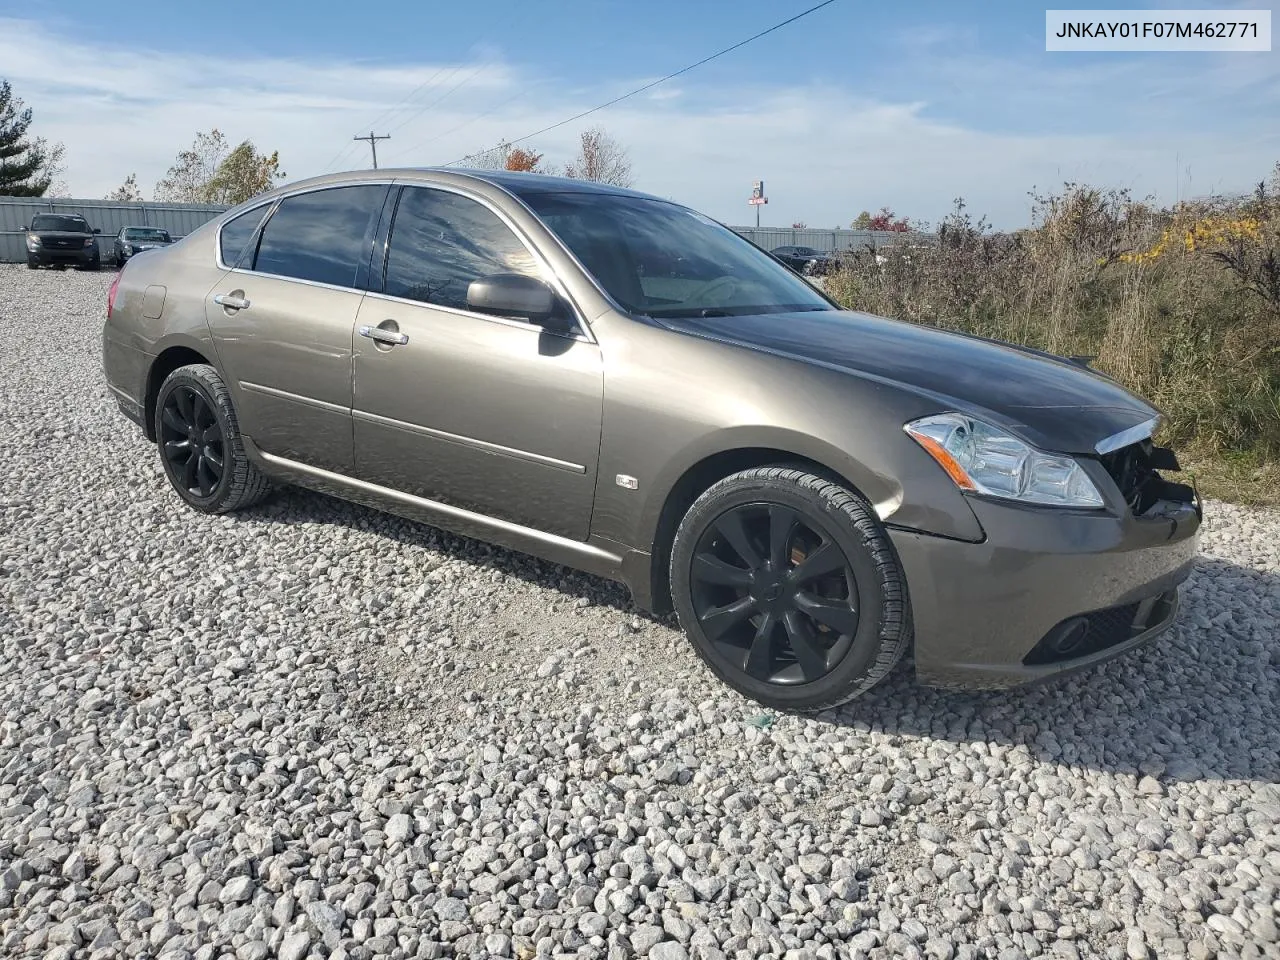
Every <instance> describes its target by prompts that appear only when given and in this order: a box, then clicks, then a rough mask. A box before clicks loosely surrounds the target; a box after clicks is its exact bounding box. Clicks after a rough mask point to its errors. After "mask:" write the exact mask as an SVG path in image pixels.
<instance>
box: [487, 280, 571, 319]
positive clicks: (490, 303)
mask: <svg viewBox="0 0 1280 960" xmlns="http://www.w3.org/2000/svg"><path fill="white" fill-rule="evenodd" d="M467 307H468V309H471V310H474V311H475V312H476V313H491V314H494V315H495V316H499V317H512V318H516V319H520V320H528V321H529V322H530V323H536V324H542V325H545V324H546V323H547V322H548V321H549V320H550V319H551V317H552V314H553V313H555V308H556V295H555V293H554V292H553V291H552V289H551V288H550V287H548V286H547V285H546V284H545V283H543V282H542V281H541V280H538V279H537V278H536V277H526V276H523V275H521V274H518V273H499V274H495V275H494V276H491V277H481V278H480V279H478V280H472V281H471V285H470V286H468V287H467Z"/></svg>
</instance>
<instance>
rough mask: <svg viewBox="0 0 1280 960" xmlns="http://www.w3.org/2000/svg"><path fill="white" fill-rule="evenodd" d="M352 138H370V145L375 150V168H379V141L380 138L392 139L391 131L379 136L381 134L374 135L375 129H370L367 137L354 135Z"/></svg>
mask: <svg viewBox="0 0 1280 960" xmlns="http://www.w3.org/2000/svg"><path fill="white" fill-rule="evenodd" d="M351 139H352V140H368V141H369V147H370V148H371V149H372V150H373V169H375V170H377V169H378V141H379V140H390V139H391V134H389V133H388V134H384V135H383V136H380V137H379V136H374V133H373V131H372V130H370V131H369V135H368V136H367V137H352V138H351Z"/></svg>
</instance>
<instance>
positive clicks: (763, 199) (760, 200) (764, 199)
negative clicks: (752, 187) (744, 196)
mask: <svg viewBox="0 0 1280 960" xmlns="http://www.w3.org/2000/svg"><path fill="white" fill-rule="evenodd" d="M768 202H769V198H768V197H752V198H751V199H750V200H748V201H747V203H749V204H751V205H752V206H753V207H758V206H759V205H760V204H762V203H768Z"/></svg>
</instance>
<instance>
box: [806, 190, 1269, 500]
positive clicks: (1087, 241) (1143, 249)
mask: <svg viewBox="0 0 1280 960" xmlns="http://www.w3.org/2000/svg"><path fill="white" fill-rule="evenodd" d="M825 286H826V289H827V291H828V292H829V293H830V294H831V295H832V296H834V297H835V298H836V299H837V300H839V301H840V302H841V303H843V304H844V305H845V306H848V307H850V308H852V309H857V310H866V311H868V312H871V313H878V314H882V315H886V316H893V317H900V318H902V319H906V320H911V321H913V322H916V323H925V324H930V325H934V326H939V327H944V328H948V329H956V330H964V331H967V332H971V333H977V334H980V335H983V336H988V337H994V338H996V339H1000V340H1007V341H1012V342H1016V343H1025V344H1029V345H1031V346H1035V347H1038V348H1040V349H1044V350H1048V351H1051V352H1053V353H1057V354H1063V355H1072V354H1077V355H1088V356H1093V357H1096V358H1097V359H1096V361H1095V366H1097V367H1098V368H1099V369H1101V370H1104V371H1105V372H1107V373H1109V374H1110V375H1112V376H1114V377H1116V378H1117V379H1118V380H1120V381H1121V382H1122V383H1124V384H1125V385H1126V386H1128V387H1130V388H1131V389H1133V390H1135V391H1136V392H1138V393H1139V394H1141V395H1143V396H1145V397H1147V398H1149V399H1150V400H1151V401H1152V402H1153V403H1155V404H1156V405H1157V406H1159V407H1160V408H1161V409H1162V410H1164V411H1165V413H1166V414H1167V415H1168V422H1167V426H1166V428H1165V434H1164V436H1165V438H1166V439H1167V440H1168V441H1169V442H1171V443H1174V444H1175V445H1177V446H1178V447H1179V448H1181V449H1184V450H1194V451H1195V460H1196V461H1197V464H1198V465H1208V464H1217V466H1216V467H1214V468H1212V469H1210V470H1209V471H1208V472H1207V473H1205V477H1206V480H1207V481H1208V483H1209V485H1210V486H1212V487H1215V488H1216V489H1217V490H1220V491H1221V490H1233V489H1234V490H1236V491H1238V492H1239V493H1240V494H1241V495H1247V496H1248V497H1249V498H1250V499H1253V500H1264V501H1271V502H1274V501H1276V500H1280V482H1278V481H1277V471H1278V470H1280V467H1278V466H1277V464H1278V462H1280V165H1277V169H1276V171H1275V173H1274V174H1273V176H1272V179H1271V181H1270V182H1269V183H1264V184H1260V185H1259V187H1258V189H1257V191H1256V192H1255V193H1254V194H1253V195H1251V196H1249V197H1240V198H1214V199H1211V200H1207V201H1198V202H1195V203H1188V204H1183V205H1181V206H1179V207H1178V208H1177V209H1174V210H1162V209H1157V208H1154V207H1152V206H1151V205H1149V204H1146V203H1143V202H1139V201H1135V200H1133V199H1131V198H1130V197H1129V196H1128V194H1127V193H1125V192H1123V191H1102V190H1097V189H1093V188H1090V187H1084V186H1079V185H1076V184H1067V185H1066V187H1065V188H1064V189H1063V190H1062V191H1061V192H1060V193H1058V194H1055V195H1052V196H1044V197H1037V198H1036V213H1035V219H1034V226H1033V227H1032V228H1031V229H1028V230H1024V231H1021V232H1019V233H1016V234H999V233H994V232H992V231H991V230H989V229H988V228H987V225H986V223H985V222H984V221H982V220H975V219H974V218H973V217H972V216H971V215H970V214H969V213H968V212H967V211H966V210H965V208H964V205H963V203H962V202H957V204H956V208H955V210H954V211H953V212H952V213H951V214H950V215H949V216H948V217H947V218H946V219H945V220H944V221H943V222H942V223H941V225H940V226H939V229H938V239H937V242H936V243H931V244H923V243H920V242H919V241H913V239H912V238H911V237H910V236H907V237H904V238H903V239H902V240H901V241H898V242H896V243H895V244H893V245H891V246H888V247H883V248H880V249H878V250H861V251H854V252H852V253H851V254H850V255H848V256H846V258H845V260H844V262H843V264H842V267H841V269H840V270H838V271H837V272H835V273H833V274H832V275H831V276H829V277H828V278H827V282H826V284H825Z"/></svg>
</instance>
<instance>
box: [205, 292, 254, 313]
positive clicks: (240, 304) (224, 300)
mask: <svg viewBox="0 0 1280 960" xmlns="http://www.w3.org/2000/svg"><path fill="white" fill-rule="evenodd" d="M213 302H214V303H216V304H218V305H219V306H223V307H226V308H227V309H228V310H248V309H249V301H248V299H246V298H245V297H233V296H232V295H231V294H229V293H215V294H214V295H213Z"/></svg>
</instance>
